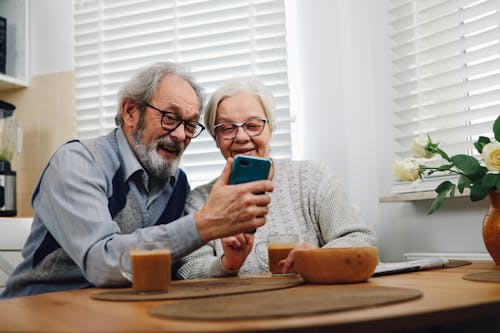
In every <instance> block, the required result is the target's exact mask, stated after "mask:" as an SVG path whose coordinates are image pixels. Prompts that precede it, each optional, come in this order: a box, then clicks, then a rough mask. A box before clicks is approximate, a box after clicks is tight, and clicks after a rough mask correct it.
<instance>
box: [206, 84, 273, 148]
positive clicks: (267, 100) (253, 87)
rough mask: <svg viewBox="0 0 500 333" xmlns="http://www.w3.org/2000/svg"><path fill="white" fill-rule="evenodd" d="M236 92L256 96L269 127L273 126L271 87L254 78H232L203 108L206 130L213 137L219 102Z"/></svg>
mask: <svg viewBox="0 0 500 333" xmlns="http://www.w3.org/2000/svg"><path fill="white" fill-rule="evenodd" d="M238 93H248V94H251V95H254V96H255V97H257V99H258V100H259V101H260V104H262V108H263V109H264V114H265V115H266V118H267V119H268V120H269V128H270V129H271V130H273V129H274V128H275V120H274V112H275V104H274V97H273V93H272V91H271V89H269V88H268V87H266V86H265V85H263V84H262V83H261V82H260V81H259V80H257V79H255V78H241V79H234V80H231V81H229V82H227V83H225V84H224V85H222V86H221V87H219V89H217V90H216V91H215V92H214V93H213V95H212V97H210V100H209V101H208V104H207V107H206V109H205V118H204V121H205V125H206V127H207V131H208V132H209V133H210V135H212V137H213V138H215V132H214V126H215V118H217V108H218V107H219V104H220V103H221V102H222V101H223V100H224V99H225V98H227V97H231V96H234V95H236V94H238Z"/></svg>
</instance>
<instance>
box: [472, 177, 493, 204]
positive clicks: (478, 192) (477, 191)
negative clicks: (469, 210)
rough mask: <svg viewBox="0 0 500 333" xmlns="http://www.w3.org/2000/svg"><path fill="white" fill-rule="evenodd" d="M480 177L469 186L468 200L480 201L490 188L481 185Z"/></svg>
mask: <svg viewBox="0 0 500 333" xmlns="http://www.w3.org/2000/svg"><path fill="white" fill-rule="evenodd" d="M482 182H483V181H482V179H478V180H477V181H475V182H474V183H473V184H472V186H471V188H470V200H471V201H480V200H483V199H484V198H486V196H487V195H488V193H489V192H490V190H489V189H488V188H485V187H483V186H482Z"/></svg>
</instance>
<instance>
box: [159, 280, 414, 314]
mask: <svg viewBox="0 0 500 333" xmlns="http://www.w3.org/2000/svg"><path fill="white" fill-rule="evenodd" d="M421 296H422V293H421V292H420V291H419V290H415V289H406V288H394V287H383V286H372V285H366V284H365V285H358V284H353V285H322V286H314V285H305V286H303V287H301V288H293V289H283V290H273V291H266V292H261V293H253V294H246V295H243V296H242V295H229V296H218V297H211V298H199V299H190V300H182V301H178V302H175V303H172V304H165V305H161V306H157V307H154V308H151V309H150V310H149V313H150V314H151V315H153V316H158V317H167V318H171V319H180V320H205V321H206V320H241V319H256V318H277V317H290V316H302V315H309V314H319V313H327V312H335V311H342V310H349V309H354V308H362V307H367V306H375V305H382V304H389V303H396V302H403V301H408V300H412V299H416V298H419V297H421Z"/></svg>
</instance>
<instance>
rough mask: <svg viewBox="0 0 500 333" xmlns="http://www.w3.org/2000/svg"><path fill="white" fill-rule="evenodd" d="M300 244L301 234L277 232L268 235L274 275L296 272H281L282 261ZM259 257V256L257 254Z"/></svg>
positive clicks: (270, 260) (269, 257) (271, 268)
mask: <svg viewBox="0 0 500 333" xmlns="http://www.w3.org/2000/svg"><path fill="white" fill-rule="evenodd" d="M298 244H299V235H296V234H276V235H269V236H268V237H267V257H268V265H269V271H270V272H271V274H273V275H292V274H295V273H287V274H283V273H282V272H281V266H280V261H281V260H283V259H286V257H288V254H290V252H291V251H292V250H293V249H294V248H295V247H297V245H298ZM257 257H258V256H257Z"/></svg>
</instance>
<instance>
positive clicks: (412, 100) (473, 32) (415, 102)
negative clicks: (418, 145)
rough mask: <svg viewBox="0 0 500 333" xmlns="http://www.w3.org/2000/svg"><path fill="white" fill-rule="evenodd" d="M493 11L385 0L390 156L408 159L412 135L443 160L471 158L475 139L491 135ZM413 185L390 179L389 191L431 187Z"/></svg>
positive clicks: (499, 102)
mask: <svg viewBox="0 0 500 333" xmlns="http://www.w3.org/2000/svg"><path fill="white" fill-rule="evenodd" d="M499 7H500V1H499V0H482V1H478V0H475V1H474V0H444V1H443V0H391V9H390V14H391V15H392V17H393V20H392V21H391V22H390V26H391V28H392V31H393V34H392V36H391V39H392V42H393V47H392V51H393V52H392V54H393V59H392V60H393V63H394V68H395V73H394V82H395V83H394V92H395V97H394V105H395V111H394V115H395V119H396V129H397V134H396V137H395V142H396V145H397V147H398V149H397V151H396V158H397V159H401V158H405V157H409V156H411V151H410V149H411V141H412V140H413V138H415V137H417V136H420V135H427V134H429V135H430V136H431V137H432V138H433V141H437V142H439V143H440V147H441V148H442V149H443V150H444V151H446V152H447V153H448V154H449V155H450V156H451V155H455V154H469V155H474V154H475V153H477V152H476V150H475V148H474V146H473V143H474V142H475V141H476V140H477V138H478V137H479V136H488V137H490V138H491V137H493V132H492V124H493V121H494V119H496V117H497V116H498V115H499V114H500V44H499V39H500V28H499V23H500V13H499ZM427 184H430V185H434V184H432V182H427ZM414 186H416V187H414ZM414 186H411V187H408V185H407V184H403V183H401V182H399V183H398V182H395V186H393V192H404V191H408V190H428V189H431V188H429V187H426V186H425V181H424V182H421V183H420V185H419V182H416V183H415V184H414ZM432 189H434V187H432Z"/></svg>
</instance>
